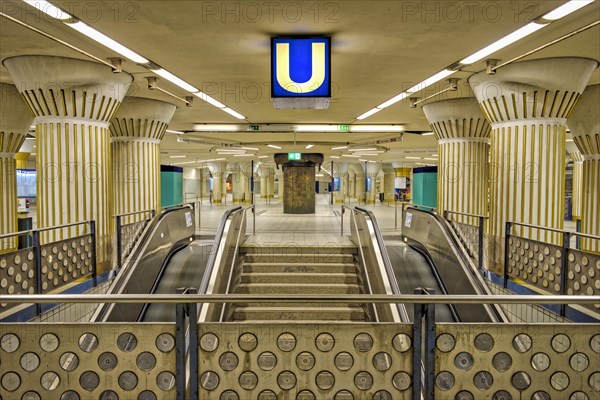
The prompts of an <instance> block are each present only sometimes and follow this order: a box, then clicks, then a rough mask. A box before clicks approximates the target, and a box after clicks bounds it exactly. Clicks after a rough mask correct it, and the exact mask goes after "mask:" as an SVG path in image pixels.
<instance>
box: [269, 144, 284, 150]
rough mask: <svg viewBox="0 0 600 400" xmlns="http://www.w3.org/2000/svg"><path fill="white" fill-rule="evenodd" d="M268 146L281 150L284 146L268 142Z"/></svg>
mask: <svg viewBox="0 0 600 400" xmlns="http://www.w3.org/2000/svg"><path fill="white" fill-rule="evenodd" d="M267 146H268V147H271V148H272V149H279V150H281V149H282V147H281V146H275V145H274V144H268V145H267Z"/></svg>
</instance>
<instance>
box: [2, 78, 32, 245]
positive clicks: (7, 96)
mask: <svg viewBox="0 0 600 400" xmlns="http://www.w3.org/2000/svg"><path fill="white" fill-rule="evenodd" d="M0 96H1V97H0V102H1V105H2V106H1V107H0V180H1V181H0V183H1V186H0V188H1V190H0V216H2V218H1V219H0V235H3V234H6V233H13V232H17V173H16V167H17V166H16V154H17V152H18V151H19V149H20V148H21V146H22V145H23V142H24V141H25V138H26V137H27V132H28V131H29V127H30V126H31V123H32V122H33V114H32V113H31V111H30V110H29V108H28V107H27V106H26V105H25V103H24V102H23V99H22V98H21V95H20V94H19V91H18V90H17V88H16V87H15V86H14V85H10V84H8V83H0ZM16 248H17V239H16V238H9V239H0V254H2V253H4V252H8V251H12V250H15V249H16Z"/></svg>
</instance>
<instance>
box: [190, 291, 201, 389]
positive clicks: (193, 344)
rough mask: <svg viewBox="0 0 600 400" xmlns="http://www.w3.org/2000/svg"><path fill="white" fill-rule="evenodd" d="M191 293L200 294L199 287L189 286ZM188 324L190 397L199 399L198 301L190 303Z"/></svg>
mask: <svg viewBox="0 0 600 400" xmlns="http://www.w3.org/2000/svg"><path fill="white" fill-rule="evenodd" d="M187 293H189V294H198V289H196V288H189V289H188V290H187ZM187 306H188V324H189V327H190V346H189V349H190V398H191V399H192V400H198V398H199V397H198V323H197V321H196V319H197V315H198V303H193V302H192V303H188V304H187Z"/></svg>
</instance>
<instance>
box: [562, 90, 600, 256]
mask: <svg viewBox="0 0 600 400" xmlns="http://www.w3.org/2000/svg"><path fill="white" fill-rule="evenodd" d="M599 104H600V85H592V86H588V87H587V88H586V89H585V91H584V92H583V94H582V95H581V99H580V100H579V103H578V104H577V106H576V107H575V110H574V111H573V113H572V114H571V116H570V117H569V122H568V123H569V128H570V129H571V133H572V134H573V138H574V140H575V144H576V145H577V148H579V151H580V152H581V154H582V155H583V165H582V178H581V188H582V201H581V232H583V233H587V234H590V235H596V236H599V235H600V207H599V206H598V205H599V204H600V117H599V112H598V105H599ZM581 249H582V250H586V251H592V252H595V253H600V243H599V241H598V240H592V239H585V238H583V239H582V240H581Z"/></svg>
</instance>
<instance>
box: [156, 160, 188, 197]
mask: <svg viewBox="0 0 600 400" xmlns="http://www.w3.org/2000/svg"><path fill="white" fill-rule="evenodd" d="M181 203H183V168H179V167H172V166H169V165H161V166H160V205H161V207H168V206H172V205H175V204H181Z"/></svg>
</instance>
